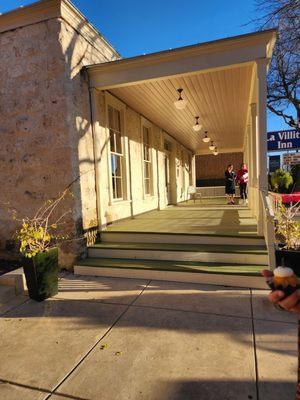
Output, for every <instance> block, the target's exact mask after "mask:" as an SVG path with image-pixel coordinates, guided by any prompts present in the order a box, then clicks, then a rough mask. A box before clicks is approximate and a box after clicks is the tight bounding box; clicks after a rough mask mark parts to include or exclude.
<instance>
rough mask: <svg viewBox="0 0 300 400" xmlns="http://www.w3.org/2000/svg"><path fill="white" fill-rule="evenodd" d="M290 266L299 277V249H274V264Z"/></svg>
mask: <svg viewBox="0 0 300 400" xmlns="http://www.w3.org/2000/svg"><path fill="white" fill-rule="evenodd" d="M282 261H283V264H284V266H285V267H289V268H291V269H292V270H293V271H294V272H295V274H296V275H297V276H299V277H300V251H296V250H285V249H280V248H279V249H277V250H276V265H277V266H279V265H282Z"/></svg>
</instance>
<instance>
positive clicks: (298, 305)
mask: <svg viewBox="0 0 300 400" xmlns="http://www.w3.org/2000/svg"><path fill="white" fill-rule="evenodd" d="M262 275H263V276H264V277H265V278H269V277H271V276H273V273H272V272H271V271H269V270H268V269H264V270H263V271H262ZM284 296H285V294H284V292H283V291H281V290H274V292H271V293H270V294H269V296H268V299H269V300H270V302H271V303H273V304H279V305H280V307H282V308H284V309H285V310H287V311H291V312H294V313H298V314H300V290H296V291H295V292H294V293H293V294H291V295H290V296H288V297H286V298H285V299H284V300H281V299H282V298H283V297H284Z"/></svg>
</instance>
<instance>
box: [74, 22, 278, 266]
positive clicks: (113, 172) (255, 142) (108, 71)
mask: <svg viewBox="0 0 300 400" xmlns="http://www.w3.org/2000/svg"><path fill="white" fill-rule="evenodd" d="M275 35H276V32H275V31H274V30H269V31H263V32H257V33H253V34H248V35H242V36H238V37H233V38H228V39H222V40H217V41H214V42H208V43H204V44H199V45H193V46H187V47H184V48H179V49H174V50H169V51H163V52H159V53H154V54H149V55H144V56H139V57H133V58H130V59H123V60H122V59H120V60H116V61H113V62H108V63H102V64H97V65H92V66H88V67H86V70H87V73H88V79H89V86H90V92H91V108H92V119H93V138H94V158H95V170H96V189H97V211H98V225H99V231H100V239H101V242H103V243H106V245H105V246H102V247H101V243H100V244H99V246H98V248H97V249H96V250H95V251H94V250H93V249H91V250H90V251H89V254H90V255H91V254H94V255H95V254H97V257H100V258H105V254H107V250H108V249H107V247H111V249H110V250H116V249H117V247H118V244H119V247H120V248H119V249H118V250H119V253H118V254H123V253H122V251H121V250H122V248H121V247H122V246H123V247H124V243H127V248H126V251H127V253H128V254H130V257H131V259H142V258H141V257H143V249H144V250H145V251H146V252H147V251H148V250H151V251H152V253H151V256H149V257H150V259H151V260H153V265H154V264H155V262H154V261H158V260H161V259H164V260H168V261H172V260H173V261H176V258H175V259H168V258H166V256H165V253H164V255H162V253H161V251H164V249H160V248H158V247H159V246H158V247H157V245H158V244H159V243H164V244H165V245H168V246H169V247H170V246H171V247H172V246H173V245H180V246H187V245H198V246H200V247H199V248H198V249H196V248H195V249H188V248H185V249H184V248H183V247H182V248H181V249H180V251H181V250H182V252H184V251H187V253H193V255H191V257H192V258H193V257H200V258H198V261H199V262H200V263H201V262H208V263H210V262H213V263H216V262H224V263H225V264H226V266H225V267H226V268H227V267H228V265H227V264H228V262H229V263H231V264H232V263H233V264H234V265H233V267H234V266H235V264H236V261H237V258H238V256H240V255H241V254H242V252H243V251H244V254H248V255H249V254H250V253H251V252H253V251H254V247H253V246H258V247H259V246H260V247H259V248H257V251H258V253H259V252H266V254H267V259H266V258H265V255H264V261H263V262H262V261H259V262H257V260H258V258H259V257H256V256H255V257H254V258H253V260H254V259H255V262H252V265H254V266H255V268H254V269H253V271H254V270H255V271H256V273H257V271H258V270H259V268H261V267H262V266H264V267H266V266H269V267H270V268H272V267H274V265H275V260H274V235H273V232H272V229H273V227H272V226H271V223H272V221H271V218H272V215H271V210H270V208H269V203H268V185H267V162H266V160H267V158H266V74H267V68H268V63H269V60H270V57H271V54H272V49H273V46H274V42H275ZM178 89H180V91H179V92H180V94H181V98H180V100H179V102H181V101H183V102H184V103H186V104H185V106H184V107H179V109H178V107H176V101H177V100H178ZM182 104H183V103H181V104H180V105H182ZM194 125H198V126H197V127H196V129H195V127H194ZM205 137H209V142H207V140H203V139H204V138H205ZM209 146H210V148H209ZM212 148H213V151H212ZM238 153H239V154H242V159H243V161H244V162H245V163H246V164H247V165H248V169H249V185H248V195H249V204H248V206H240V205H235V206H227V205H225V199H224V197H222V196H221V197H220V196H219V197H213V198H207V197H206V198H205V199H202V201H201V202H200V201H199V202H196V203H194V202H193V201H191V200H190V198H191V197H190V194H189V193H190V192H189V188H190V187H195V186H196V176H195V156H196V155H197V154H199V155H207V156H208V157H215V160H216V162H217V160H218V155H220V154H222V155H226V154H227V155H228V163H230V161H231V159H230V157H231V155H232V154H238ZM210 165H211V164H210ZM207 167H208V164H206V163H205V162H203V165H202V168H203V169H205V168H207ZM226 167H227V165H224V171H225V169H226ZM238 167H239V166H238V165H236V166H235V169H237V168H238ZM200 168H201V166H200ZM107 243H111V246H109V245H108V244H107ZM122 243H123V244H122ZM132 243H140V245H139V248H138V249H136V251H135V250H134V246H132ZM143 243H144V244H145V246H144V247H143V246H142V244H143ZM149 243H150V244H151V243H152V244H155V246H152V249H149ZM205 245H211V246H212V247H210V248H209V249H208V250H207V251H205V248H204V247H203V246H205ZM147 246H148V247H147ZM201 246H202V247H201ZM213 246H214V247H213ZM220 246H227V247H226V248H221V247H220ZM230 246H231V247H230ZM234 246H244V248H243V249H240V248H238V247H234ZM104 247H106V249H105V248H104ZM171 247H170V249H171V250H170V249H169V250H170V254H171V255H170V256H168V257H169V258H170V257H175V255H176V256H178V253H175V252H174V251H175V250H176V249H175V248H174V249H172V248H171ZM123 250H124V249H123ZM129 250H130V251H129ZM165 250H166V249H165ZM173 250H174V251H173ZM240 250H241V251H242V252H241V251H240ZM266 250H267V251H266ZM134 251H135V253H134ZM159 252H160V253H159ZM230 252H234V253H235V255H236V257H235V261H234V262H233V261H232V260H231V259H229V258H228V257H227V256H226V254H229V253H230ZM247 252H248V253H247ZM195 253H196V254H195ZM204 253H205V254H204ZM217 253H218V254H223V255H224V257H223V259H222V258H221V259H220V257H218V256H217V257H216V256H214V254H217ZM144 254H145V252H144ZM256 255H257V254H256ZM156 256H157V257H158V259H155V257H156ZM201 257H202V258H201ZM112 258H116V256H112ZM120 258H121V257H120ZM146 258H147V257H146ZM250 258H251V257H250ZM250 258H249V259H250ZM125 259H127V260H128V259H129V256H128V257H125ZM106 260H107V261H106V264H107V263H108V258H106ZM215 260H219V261H215ZM224 260H227V261H224ZM260 260H261V259H260ZM94 261H95V260H94ZM94 261H93V260H92V261H91V265H92V264H93V263H95V262H94ZM102 261H103V260H102ZM177 261H178V260H177ZM184 261H189V257H187V259H185V260H184ZM245 261H247V257H246V258H245ZM115 263H116V261H114V263H113V264H114V265H115ZM119 264H121V261H119ZM241 264H243V263H240V266H241ZM244 264H245V265H249V262H245V263H244ZM244 264H243V265H244ZM250 264H251V263H250ZM119 267H120V265H119ZM208 267H209V266H208ZM231 267H232V265H231ZM242 269H243V268H240V270H242ZM246 269H248V270H249V268H248V267H247V268H246ZM102 272H103V271H102ZM81 273H82V269H81Z"/></svg>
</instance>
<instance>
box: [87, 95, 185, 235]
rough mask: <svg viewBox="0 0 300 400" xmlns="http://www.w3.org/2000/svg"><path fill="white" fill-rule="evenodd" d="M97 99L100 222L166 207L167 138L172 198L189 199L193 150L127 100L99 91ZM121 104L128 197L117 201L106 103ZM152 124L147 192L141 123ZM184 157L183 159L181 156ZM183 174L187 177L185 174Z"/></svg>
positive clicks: (96, 134) (96, 131)
mask: <svg viewBox="0 0 300 400" xmlns="http://www.w3.org/2000/svg"><path fill="white" fill-rule="evenodd" d="M94 101H95V103H96V109H97V113H96V115H95V119H96V124H95V139H96V143H95V149H96V150H95V151H96V159H97V171H98V174H97V175H98V178H97V187H98V190H97V193H98V196H99V199H98V204H99V208H100V210H99V219H100V225H102V226H103V227H105V225H106V224H108V223H111V222H115V221H117V220H119V219H123V218H129V217H131V216H134V215H138V214H141V213H143V212H146V211H150V210H153V209H157V208H164V207H166V206H167V204H168V200H167V196H166V184H165V161H164V158H165V152H164V140H168V142H170V143H171V152H170V154H169V157H170V191H171V195H170V202H171V203H173V204H176V203H177V202H180V201H183V200H186V198H187V187H188V186H189V184H190V183H189V182H190V177H189V173H188V171H187V166H186V164H187V160H188V159H189V157H190V156H191V155H190V153H189V152H188V151H187V150H186V149H185V148H184V147H183V146H181V145H180V143H178V142H177V141H175V140H174V139H173V138H172V137H170V136H169V135H168V134H167V133H166V132H163V130H162V129H161V128H160V127H158V126H156V125H155V124H153V123H151V122H150V121H147V120H145V118H144V117H142V116H141V115H140V114H138V113H137V112H136V111H134V110H132V109H131V108H130V107H128V106H127V105H126V104H124V103H122V102H120V101H119V100H118V99H116V98H114V97H113V96H111V95H110V94H107V93H103V92H96V93H95V97H94ZM108 103H109V104H111V105H112V106H116V107H119V108H120V109H121V110H122V114H123V116H124V147H125V150H124V151H125V158H126V178H125V181H126V182H127V199H126V200H123V201H114V200H113V199H112V198H111V196H110V191H111V177H110V172H109V163H110V152H109V133H108V129H107V117H106V115H107V112H106V107H107V104H108ZM143 122H144V123H146V124H148V125H149V126H150V127H151V128H150V129H151V137H152V139H151V141H152V150H151V155H152V193H151V195H150V196H145V194H144V187H143V161H142V160H143V153H142V151H143V150H142V140H141V137H142V135H141V129H142V123H143ZM182 157H183V160H181V159H182ZM183 176H184V178H183Z"/></svg>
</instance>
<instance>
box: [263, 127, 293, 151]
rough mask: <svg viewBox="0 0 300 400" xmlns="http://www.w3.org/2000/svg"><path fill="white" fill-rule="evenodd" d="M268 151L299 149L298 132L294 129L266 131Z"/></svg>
mask: <svg viewBox="0 0 300 400" xmlns="http://www.w3.org/2000/svg"><path fill="white" fill-rule="evenodd" d="M267 141H268V151H284V150H297V149H300V132H297V131H296V129H288V130H286V131H274V132H268V133H267Z"/></svg>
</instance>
